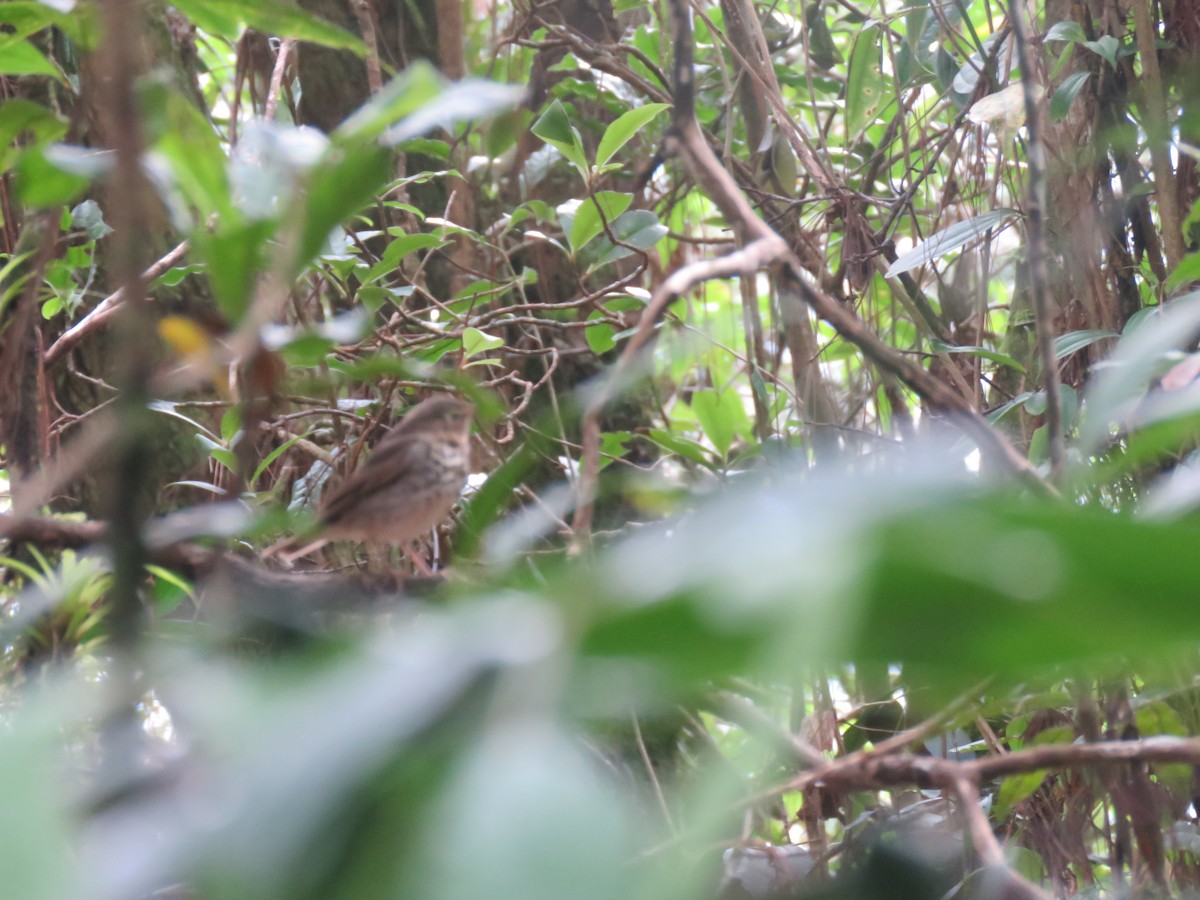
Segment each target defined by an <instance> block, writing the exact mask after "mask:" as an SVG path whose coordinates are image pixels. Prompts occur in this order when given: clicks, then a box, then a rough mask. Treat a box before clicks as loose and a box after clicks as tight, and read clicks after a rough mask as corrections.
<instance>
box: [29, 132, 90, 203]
mask: <svg viewBox="0 0 1200 900" xmlns="http://www.w3.org/2000/svg"><path fill="white" fill-rule="evenodd" d="M85 155H88V156H90V158H91V160H92V161H94V162H96V163H102V162H106V161H107V160H108V159H109V158H110V157H107V156H101V155H100V154H99V153H97V152H94V151H85V150H81V149H80V148H69V147H66V146H64V145H62V144H53V145H51V146H49V147H41V146H38V145H36V144H35V145H33V146H30V147H26V148H25V149H24V150H23V151H21V154H20V155H19V156H18V157H17V163H16V166H15V167H14V171H15V173H16V177H17V185H16V187H17V196H18V197H19V198H20V200H21V202H22V203H23V204H25V205H26V206H32V207H50V206H62V205H65V204H68V203H73V202H74V201H76V200H77V199H79V197H80V195H82V194H83V192H84V191H86V190H87V188H88V185H90V184H91V182H92V179H91V177H89V176H87V175H82V174H79V173H78V172H77V171H70V170H69V169H66V168H64V165H66V166H71V165H72V164H73V163H76V162H83V157H84V156H85Z"/></svg>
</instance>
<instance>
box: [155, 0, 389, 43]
mask: <svg viewBox="0 0 1200 900" xmlns="http://www.w3.org/2000/svg"><path fill="white" fill-rule="evenodd" d="M172 6H174V7H175V8H176V9H178V10H179V11H180V12H182V13H183V14H184V15H185V16H187V17H188V18H189V19H191V20H192V21H193V22H195V23H196V24H197V25H199V26H200V27H201V28H203V29H204V30H205V31H207V32H209V33H211V34H217V35H220V36H222V37H226V38H231V39H233V38H237V37H239V36H240V35H241V31H242V26H243V25H249V26H250V27H251V28H253V29H255V30H256V31H261V32H264V33H265V34H271V35H276V36H278V37H284V38H296V39H297V40H302V41H307V42H309V43H310V44H320V45H322V46H324V47H333V48H335V49H338V50H350V51H353V52H354V53H355V54H357V55H358V56H366V54H367V48H366V45H365V44H363V42H362V41H360V40H359V39H358V38H356V37H355V36H354V35H352V34H350V33H349V32H348V31H344V30H343V29H341V28H338V27H337V26H336V25H331V24H330V23H329V22H326V21H325V20H323V19H319V18H317V17H316V16H314V15H312V14H311V13H308V12H305V11H304V10H303V9H302V8H301V7H300V6H298V5H295V4H292V3H285V2H283V0H179V2H177V3H176V2H172Z"/></svg>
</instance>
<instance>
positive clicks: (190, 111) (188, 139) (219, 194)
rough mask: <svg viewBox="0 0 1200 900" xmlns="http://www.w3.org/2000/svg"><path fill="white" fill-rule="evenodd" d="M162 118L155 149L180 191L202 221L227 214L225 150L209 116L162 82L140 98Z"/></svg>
mask: <svg viewBox="0 0 1200 900" xmlns="http://www.w3.org/2000/svg"><path fill="white" fill-rule="evenodd" d="M143 100H144V103H145V104H146V105H153V106H154V107H156V109H155V114H156V115H157V116H158V117H159V118H160V119H161V122H160V123H159V128H158V129H156V130H157V131H158V132H159V137H158V140H157V142H156V143H155V149H156V150H157V151H158V152H159V153H161V154H162V156H163V157H165V158H166V160H167V161H168V163H169V164H170V166H171V172H172V173H173V174H174V176H175V183H176V185H177V186H178V188H179V190H180V192H181V193H182V194H183V196H184V197H185V198H186V199H187V200H188V202H189V203H190V204H191V205H192V206H193V207H195V209H196V210H197V212H198V213H199V215H200V218H201V219H202V220H207V219H208V217H209V216H210V215H212V214H214V213H215V214H217V215H219V216H229V215H231V214H232V212H233V200H232V198H231V196H230V191H229V178H228V175H227V166H226V162H227V161H226V158H225V151H224V150H223V149H222V148H221V142H220V140H219V138H218V137H217V133H216V132H215V131H213V127H212V125H211V124H210V123H209V121H208V119H206V118H205V117H204V115H203V114H201V112H200V110H198V109H197V108H196V107H195V106H194V105H193V104H192V103H190V102H189V101H188V100H186V99H185V98H184V97H183V96H182V95H181V94H179V93H178V92H176V91H172V90H167V89H166V88H165V87H162V86H161V85H159V86H157V87H155V88H152V89H149V90H148V91H147V92H146V96H144V98H143Z"/></svg>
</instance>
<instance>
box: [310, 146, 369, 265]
mask: <svg viewBox="0 0 1200 900" xmlns="http://www.w3.org/2000/svg"><path fill="white" fill-rule="evenodd" d="M391 174H392V154H391V152H390V151H389V150H388V149H387V148H386V147H382V146H380V145H379V144H375V143H369V144H360V145H355V146H340V145H331V146H330V148H329V149H328V150H327V151H326V153H325V158H324V160H323V162H321V163H318V164H317V166H316V167H315V169H314V174H313V180H312V182H311V183H310V184H309V186H308V191H307V193H306V195H305V197H304V198H303V200H302V209H301V210H299V211H297V213H296V214H297V215H299V216H300V221H301V222H302V227H301V232H300V239H299V241H298V243H297V247H296V253H295V256H294V257H293V259H292V260H291V269H290V271H289V273H288V274H289V276H290V277H295V276H296V275H298V274H299V273H300V271H301V270H302V269H303V268H304V266H306V265H307V264H308V263H309V262H310V261H311V260H312V259H314V258H315V257H316V256H317V254H318V253H320V251H321V248H322V247H324V246H325V242H326V241H327V240H328V239H329V233H330V232H331V231H333V229H334V228H336V227H338V226H339V225H340V224H341V223H342V222H344V221H345V220H346V219H348V218H350V216H352V215H354V213H356V212H358V211H359V210H360V209H362V208H363V207H364V206H366V205H368V204H369V203H370V202H371V200H372V199H373V198H374V197H375V196H376V195H377V194H378V193H379V191H380V190H381V189H382V187H383V186H384V185H385V184H387V183H388V181H389V180H390V178H391Z"/></svg>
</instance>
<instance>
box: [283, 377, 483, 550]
mask: <svg viewBox="0 0 1200 900" xmlns="http://www.w3.org/2000/svg"><path fill="white" fill-rule="evenodd" d="M474 410H475V407H474V406H472V405H471V404H470V403H468V402H466V401H465V400H459V399H457V398H455V397H433V398H430V399H429V400H425V401H423V402H421V403H418V404H417V405H416V406H414V407H413V408H412V409H411V410H410V411H409V412H408V413H407V414H406V415H405V416H404V418H403V419H402V420H401V422H400V424H399V425H397V426H396V427H395V428H393V429H392V430H391V431H390V432H388V434H387V435H386V436H385V437H384V438H383V440H381V441H380V442H379V444H378V445H377V446H376V447H375V450H374V452H373V453H372V454H371V455H370V457H369V458H368V459H367V461H366V462H365V463H363V464H361V465H360V466H359V467H358V468H357V469H356V470H355V471H354V472H353V473H351V474H350V475H349V476H348V477H347V478H346V479H345V481H343V482H342V483H341V484H340V485H338V486H337V487H335V488H334V489H333V490H332V491H331V492H329V493H328V494H327V495H326V496H325V497H324V498H322V501H321V504H320V506H319V507H318V523H317V529H318V533H319V534H320V538H319V539H318V540H316V541H314V542H312V543H310V544H307V545H305V546H304V547H301V548H300V549H299V550H296V551H294V552H291V553H288V554H285V555H284V556H283V558H284V559H285V560H288V561H290V560H293V559H296V558H298V557H301V556H304V555H305V554H307V553H310V552H312V551H313V550H316V549H318V548H319V547H321V546H323V545H325V544H326V543H328V542H329V541H336V540H352V541H365V542H371V543H378V544H391V545H394V546H397V547H400V548H401V549H402V550H403V551H404V552H405V553H406V554H407V555H408V557H409V558H410V559H412V561H413V563H414V564H415V565H416V566H417V567H418V568H419V569H422V570H424V571H426V572H428V569H427V567H425V566H424V565H423V563H421V561H420V560H419V559H418V558H417V557H416V556H415V555H414V554H413V553H412V547H411V545H412V542H413V541H414V540H416V539H417V538H418V537H420V536H421V535H422V534H425V533H426V532H428V531H430V530H432V529H433V528H434V527H436V526H437V525H438V524H439V523H441V522H442V521H443V520H444V519H445V518H446V516H447V515H448V514H449V513H450V509H451V507H453V506H454V503H455V501H457V500H458V498H459V495H460V494H461V493H462V489H463V486H464V485H465V484H466V481H467V475H468V474H470V471H471V445H470V430H471V416H472V414H473V413H474Z"/></svg>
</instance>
